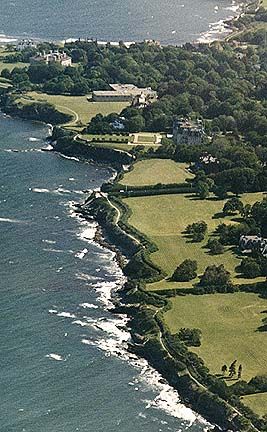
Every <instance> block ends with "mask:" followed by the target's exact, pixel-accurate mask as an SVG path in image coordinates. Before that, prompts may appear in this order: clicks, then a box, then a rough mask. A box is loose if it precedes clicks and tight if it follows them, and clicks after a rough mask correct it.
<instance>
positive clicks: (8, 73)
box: [1, 68, 11, 79]
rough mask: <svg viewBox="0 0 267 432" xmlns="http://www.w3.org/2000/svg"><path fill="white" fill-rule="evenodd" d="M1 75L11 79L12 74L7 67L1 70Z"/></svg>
mask: <svg viewBox="0 0 267 432" xmlns="http://www.w3.org/2000/svg"><path fill="white" fill-rule="evenodd" d="M1 77H3V78H6V79H10V77H11V74H10V70H9V69H7V68H5V69H3V70H2V71H1Z"/></svg>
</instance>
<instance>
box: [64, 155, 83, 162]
mask: <svg viewBox="0 0 267 432" xmlns="http://www.w3.org/2000/svg"><path fill="white" fill-rule="evenodd" d="M59 154H60V156H61V157H63V158H64V159H70V160H73V161H75V162H80V159H78V158H76V157H73V156H66V155H64V154H62V153H59Z"/></svg>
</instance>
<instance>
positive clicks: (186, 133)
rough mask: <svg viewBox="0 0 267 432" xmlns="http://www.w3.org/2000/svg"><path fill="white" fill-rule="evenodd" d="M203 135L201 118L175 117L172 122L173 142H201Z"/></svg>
mask: <svg viewBox="0 0 267 432" xmlns="http://www.w3.org/2000/svg"><path fill="white" fill-rule="evenodd" d="M204 136H205V130H204V125H203V122H202V120H196V121H192V120H190V119H184V118H180V119H175V120H174V122H173V140H174V142H175V144H177V145H181V144H188V145H194V144H201V143H202V142H203V138H204Z"/></svg>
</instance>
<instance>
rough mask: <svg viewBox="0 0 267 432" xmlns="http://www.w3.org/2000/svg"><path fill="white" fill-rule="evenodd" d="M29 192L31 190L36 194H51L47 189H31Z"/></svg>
mask: <svg viewBox="0 0 267 432" xmlns="http://www.w3.org/2000/svg"><path fill="white" fill-rule="evenodd" d="M29 190H31V191H32V192H36V193H49V192H50V190H49V189H45V188H29Z"/></svg>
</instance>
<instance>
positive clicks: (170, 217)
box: [125, 193, 262, 290]
mask: <svg viewBox="0 0 267 432" xmlns="http://www.w3.org/2000/svg"><path fill="white" fill-rule="evenodd" d="M261 198H262V194H260V193H259V194H245V195H244V196H243V197H242V200H243V202H244V203H248V202H250V203H254V202H255V201H257V200H261ZM125 202H126V204H127V205H128V206H129V207H130V209H131V210H132V215H131V217H130V219H129V222H130V224H132V225H133V226H134V227H136V228H137V229H139V230H140V231H141V232H143V233H144V234H146V235H147V236H148V237H150V238H151V239H152V240H153V241H154V242H155V243H156V244H157V246H158V248H159V250H158V251H157V252H155V253H154V254H152V255H151V258H152V260H153V261H154V262H155V263H156V264H158V265H159V266H160V267H161V268H162V269H163V270H165V271H166V272H167V274H168V275H169V276H171V274H172V273H173V271H174V270H175V268H176V267H177V265H178V264H179V263H181V262H182V261H183V260H184V259H186V258H190V259H196V260H197V262H198V274H201V273H203V271H204V269H205V268H206V267H207V266H208V265H211V264H216V265H219V264H224V265H225V267H226V268H227V269H228V270H229V271H231V273H232V276H233V281H234V282H235V283H244V282H248V280H245V279H239V278H237V277H236V276H237V275H236V274H235V267H236V266H237V265H238V264H239V262H240V258H239V257H238V256H236V255H235V254H234V253H233V252H232V251H231V250H230V249H226V252H225V253H223V254H222V255H210V254H209V253H208V250H207V249H206V248H205V247H204V246H205V244H206V243H207V239H208V236H209V235H211V234H212V233H213V232H214V230H215V229H216V227H217V226H218V225H219V223H221V222H225V223H230V222H231V218H230V217H225V218H223V217H218V218H213V216H214V214H216V213H219V212H221V210H222V208H223V205H224V202H223V201H220V200H215V199H208V200H203V201H202V200H198V199H195V198H194V197H192V196H190V195H182V194H181V195H180V194H179V195H178V194H177V195H160V196H150V197H138V198H126V199H125ZM199 220H204V221H206V223H207V224H208V235H207V236H206V239H205V240H204V241H203V242H201V243H192V242H191V240H190V239H188V238H186V237H185V236H184V234H183V233H182V232H183V231H184V229H185V228H186V226H187V225H188V224H190V223H193V222H196V221H199ZM253 281H254V280H253ZM192 282H193V283H195V282H197V280H194V281H192ZM192 282H189V283H184V282H183V283H172V282H169V281H167V280H163V281H161V282H157V283H155V284H150V285H148V286H147V288H148V289H150V290H154V289H168V288H178V287H182V288H186V287H191V286H192Z"/></svg>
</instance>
